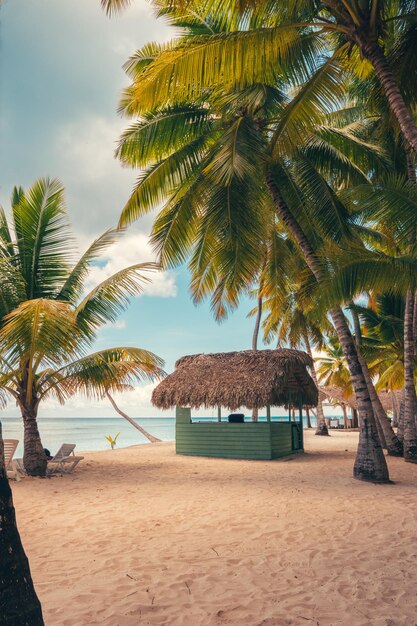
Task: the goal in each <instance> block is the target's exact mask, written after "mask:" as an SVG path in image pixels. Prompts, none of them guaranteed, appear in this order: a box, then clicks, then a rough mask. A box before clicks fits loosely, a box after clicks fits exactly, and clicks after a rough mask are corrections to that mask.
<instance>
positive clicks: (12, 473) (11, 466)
mask: <svg viewBox="0 0 417 626" xmlns="http://www.w3.org/2000/svg"><path fill="white" fill-rule="evenodd" d="M3 444H4V461H5V465H6V472H7V476H8V477H9V478H14V479H15V480H17V481H19V480H20V474H19V468H18V466H17V463H16V459H14V458H13V456H14V453H15V452H16V448H17V446H18V444H19V440H18V439H4V440H3Z"/></svg>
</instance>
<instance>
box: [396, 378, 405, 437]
mask: <svg viewBox="0 0 417 626" xmlns="http://www.w3.org/2000/svg"><path fill="white" fill-rule="evenodd" d="M404 411H405V387H404V388H403V393H402V398H401V402H400V411H399V415H398V428H397V437H398V439H399V440H400V441H402V442H403V443H404Z"/></svg>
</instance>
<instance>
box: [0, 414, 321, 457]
mask: <svg viewBox="0 0 417 626" xmlns="http://www.w3.org/2000/svg"><path fill="white" fill-rule="evenodd" d="M216 419H217V418H215V417H195V418H193V421H196V422H206V421H213V420H216ZM271 419H272V420H273V421H275V420H278V421H286V420H288V417H287V416H273V417H272V418H271ZM223 420H225V421H226V420H227V416H224V417H223ZM246 420H250V417H248V416H246ZM265 420H266V417H264V416H259V421H265ZM135 421H136V422H137V423H138V424H139V425H140V426H142V428H144V429H145V430H147V431H148V432H149V433H151V434H152V435H154V436H155V437H158V438H159V439H161V440H162V441H173V440H174V439H175V417H141V418H135ZM311 421H312V424H313V426H314V425H315V420H314V417H313V416H312V417H311ZM1 423H2V427H3V438H4V439H18V440H19V446H18V449H17V455H16V456H18V457H19V456H22V455H23V425H22V419H21V418H18V417H2V418H1ZM38 425H39V431H40V434H41V438H42V443H43V445H44V447H45V448H48V450H49V451H50V452H51V454H52V455H53V454H54V453H55V452H56V451H57V450H58V448H59V447H60V446H61V444H62V443H75V444H76V446H77V448H76V450H77V451H78V452H82V451H87V450H88V451H92V450H106V449H110V444H109V443H108V441H107V440H106V439H105V437H106V435H111V436H112V437H115V436H116V435H117V433H118V432H120V435H119V437H118V439H117V447H118V448H125V447H127V446H135V445H137V444H142V443H149V442H148V440H147V439H146V438H145V437H144V436H143V435H142V433H140V432H139V431H138V430H136V429H135V428H134V427H133V426H132V425H131V424H129V422H127V421H126V420H125V419H123V418H122V417H111V418H110V417H105V418H104V417H103V418H101V417H65V418H64V417H62V418H61V417H60V418H52V417H44V418H42V417H40V418H39V419H38ZM304 426H306V423H305V421H304Z"/></svg>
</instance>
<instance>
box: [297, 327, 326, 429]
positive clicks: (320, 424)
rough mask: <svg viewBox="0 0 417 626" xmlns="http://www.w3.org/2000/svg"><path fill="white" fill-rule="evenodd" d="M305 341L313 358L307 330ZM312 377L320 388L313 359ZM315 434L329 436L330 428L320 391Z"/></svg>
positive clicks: (304, 336)
mask: <svg viewBox="0 0 417 626" xmlns="http://www.w3.org/2000/svg"><path fill="white" fill-rule="evenodd" d="M303 341H304V345H305V347H306V351H307V354H308V356H309V357H310V358H311V359H312V360H313V352H312V350H311V344H310V340H309V338H308V334H307V332H304V333H303ZM311 377H312V379H313V381H314V384H315V385H316V387H317V389H319V383H318V380H317V374H316V368H315V366H314V361H313V367H312V368H311ZM314 434H315V435H321V436H324V437H326V436H327V437H329V436H330V435H329V429H328V428H327V424H326V420H325V417H324V410H323V401H322V399H321V397H320V391H319V400H318V404H317V420H316V432H315V433H314Z"/></svg>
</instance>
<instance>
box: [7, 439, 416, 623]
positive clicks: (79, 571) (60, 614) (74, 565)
mask: <svg viewBox="0 0 417 626" xmlns="http://www.w3.org/2000/svg"><path fill="white" fill-rule="evenodd" d="M356 441H357V433H333V434H332V437H331V438H320V437H314V436H313V434H312V433H308V434H307V436H306V448H307V450H308V453H307V454H305V455H300V456H295V457H290V458H288V459H287V460H280V461H270V462H264V461H233V460H222V459H206V458H196V457H194V458H192V457H181V456H176V455H175V453H174V446H173V444H171V443H161V444H153V445H143V446H139V447H134V448H127V449H121V450H114V451H113V452H111V451H109V452H101V453H91V454H87V455H86V459H85V460H84V461H83V462H82V463H81V464H80V465H79V466H78V468H77V470H76V473H75V474H74V475H73V476H66V477H63V478H58V477H57V478H53V479H49V480H36V479H29V478H26V479H24V480H23V481H22V482H21V483H19V484H16V483H14V484H13V492H14V499H15V505H16V509H17V515H18V523H19V528H20V531H21V535H22V539H23V542H24V545H25V548H26V551H27V553H28V556H29V559H30V563H31V567H32V572H33V576H34V579H35V583H36V587H37V590H38V593H39V596H40V598H41V601H42V604H43V608H44V614H45V622H46V625H47V626H86V625H87V624H103V625H105V626H142V625H146V624H158V625H159V624H161V625H162V624H164V625H169V626H181V625H183V626H200V625H201V626H212V625H213V626H214V625H216V626H221V625H226V624H234V625H240V626H255V625H256V626H261V625H263V626H287V625H297V626H298V625H300V626H308V625H309V624H311V625H312V626H330V625H332V626H336V625H338V626H339V625H343V626H365V625H366V626H415V625H416V624H417V567H416V558H417V509H416V504H417V493H416V486H417V467H416V466H413V465H409V464H405V463H404V462H403V461H402V460H401V459H390V463H389V465H390V471H391V478H392V479H393V480H394V481H396V484H395V485H385V486H378V485H374V484H367V483H361V482H358V481H355V480H353V479H352V478H351V471H352V464H353V460H354V452H355V447H356Z"/></svg>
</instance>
